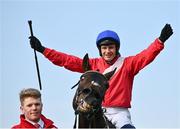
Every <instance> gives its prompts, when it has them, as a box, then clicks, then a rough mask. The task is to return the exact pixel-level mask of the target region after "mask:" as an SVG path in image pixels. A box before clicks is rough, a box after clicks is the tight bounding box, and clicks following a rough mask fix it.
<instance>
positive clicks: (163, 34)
mask: <svg viewBox="0 0 180 129" xmlns="http://www.w3.org/2000/svg"><path fill="white" fill-rule="evenodd" d="M172 34H173V29H172V28H171V25H170V24H166V25H165V26H164V28H163V29H162V31H161V34H160V36H159V40H161V41H162V42H163V43H164V42H165V41H166V40H167V39H168V38H169V37H170V36H171V35H172Z"/></svg>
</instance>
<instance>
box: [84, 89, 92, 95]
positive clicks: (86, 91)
mask: <svg viewBox="0 0 180 129" xmlns="http://www.w3.org/2000/svg"><path fill="white" fill-rule="evenodd" d="M82 92H83V93H84V94H90V93H91V89H90V88H85V89H83V91H82Z"/></svg>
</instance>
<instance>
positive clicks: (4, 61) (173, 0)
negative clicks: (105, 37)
mask: <svg viewBox="0 0 180 129" xmlns="http://www.w3.org/2000/svg"><path fill="white" fill-rule="evenodd" d="M28 20H32V26H33V32H34V35H35V36H36V37H37V38H39V39H40V41H41V43H42V44H43V45H44V46H45V47H48V48H53V49H55V50H57V51H60V52H64V53H68V54H71V55H75V56H78V57H80V58H82V57H83V56H84V55H85V54H86V53H88V54H89V57H90V58H93V57H98V56H99V53H98V49H97V48H96V44H95V41H96V37H97V35H98V34H99V33H100V32H101V31H104V30H107V29H109V30H114V31H115V32H117V33H118V35H119V37H120V40H121V47H120V53H121V55H122V56H123V57H127V56H131V55H135V54H137V53H139V52H140V51H142V50H143V49H145V48H147V47H148V45H150V43H151V42H153V41H154V40H155V39H156V38H158V37H159V35H160V32H161V29H162V28H163V27H164V25H165V24H166V23H169V24H171V26H172V28H173V31H174V34H173V35H172V36H171V37H170V39H168V40H167V42H166V43H165V48H164V50H163V51H162V52H161V53H160V54H159V55H158V57H157V58H156V59H155V60H154V61H153V62H152V63H151V64H150V65H148V66H147V67H145V68H144V69H143V70H141V71H140V72H139V73H138V75H137V76H136V77H135V79H134V86H133V93H132V102H131V105H132V108H131V109H130V112H131V118H132V122H133V124H134V125H135V126H136V127H137V128H180V67H179V66H180V31H179V30H180V29H179V28H180V1H179V0H146V1H143V0H86V1H83V0H1V1H0V128H10V127H12V125H15V124H17V123H18V122H19V115H20V113H21V111H20V108H19V107H20V102H19V92H20V90H22V89H23V88H30V87H32V88H37V89H39V84H38V78H37V73H36V66H35V61H34V53H33V50H32V49H31V47H30V44H29V39H28V37H29V36H30V30H29V26H28ZM37 56H38V63H39V68H40V75H41V83H42V90H41V93H42V101H43V114H44V115H45V116H46V117H48V118H50V119H52V120H53V121H54V122H55V125H57V126H58V127H59V128H72V127H73V124H74V118H75V115H74V111H73V108H72V99H73V96H74V93H75V90H76V89H73V90H71V87H72V86H73V85H74V84H75V83H76V82H77V81H78V79H79V77H80V75H81V74H80V73H75V72H71V71H68V70H66V69H64V68H63V67H59V66H55V65H54V64H52V63H51V62H50V61H48V60H47V59H46V58H45V57H44V56H43V55H42V54H40V53H37Z"/></svg>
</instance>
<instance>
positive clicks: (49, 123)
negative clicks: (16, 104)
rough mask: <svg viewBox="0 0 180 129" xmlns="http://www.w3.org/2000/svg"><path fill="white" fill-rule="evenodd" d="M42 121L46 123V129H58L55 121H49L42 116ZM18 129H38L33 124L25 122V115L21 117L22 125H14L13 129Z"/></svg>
mask: <svg viewBox="0 0 180 129" xmlns="http://www.w3.org/2000/svg"><path fill="white" fill-rule="evenodd" d="M41 120H42V121H43V122H44V126H45V127H44V128H57V127H56V126H54V125H53V123H54V122H53V121H51V120H50V119H47V118H46V117H45V116H43V115H41ZM18 128H36V127H35V126H34V125H33V124H31V123H29V122H28V121H26V120H25V117H24V115H20V123H19V124H18V125H14V126H13V127H12V129H18Z"/></svg>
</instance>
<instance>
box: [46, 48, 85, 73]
mask: <svg viewBox="0 0 180 129" xmlns="http://www.w3.org/2000/svg"><path fill="white" fill-rule="evenodd" d="M43 54H44V56H45V57H46V58H47V59H49V60H50V61H51V62H52V63H53V64H55V65H58V66H61V67H65V68H66V69H68V70H71V71H74V72H81V73H82V72H83V69H82V62H83V60H82V59H81V58H79V57H76V56H72V55H68V54H65V53H62V52H58V51H55V50H53V49H49V48H46V49H45V51H44V53H43Z"/></svg>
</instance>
